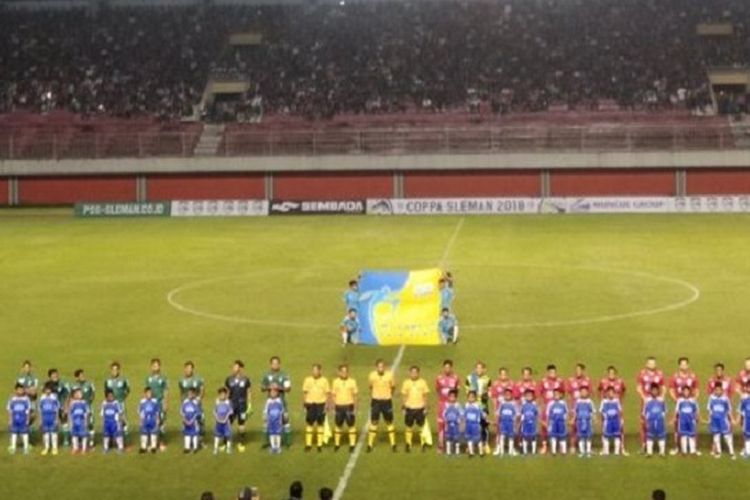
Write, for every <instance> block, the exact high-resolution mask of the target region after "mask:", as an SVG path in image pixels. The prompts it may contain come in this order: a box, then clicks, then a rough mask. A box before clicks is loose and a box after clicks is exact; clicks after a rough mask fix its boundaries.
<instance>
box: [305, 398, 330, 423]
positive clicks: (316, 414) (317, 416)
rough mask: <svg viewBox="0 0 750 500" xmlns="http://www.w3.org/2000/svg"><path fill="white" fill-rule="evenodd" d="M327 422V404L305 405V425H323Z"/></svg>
mask: <svg viewBox="0 0 750 500" xmlns="http://www.w3.org/2000/svg"><path fill="white" fill-rule="evenodd" d="M325 421H326V404H325V403H307V404H305V423H306V424H307V425H323V423H324V422H325Z"/></svg>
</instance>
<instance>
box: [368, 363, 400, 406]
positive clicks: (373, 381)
mask: <svg viewBox="0 0 750 500" xmlns="http://www.w3.org/2000/svg"><path fill="white" fill-rule="evenodd" d="M369 380H370V391H371V392H372V399H378V400H388V399H392V398H393V388H394V387H395V385H396V383H395V381H394V380H393V373H391V372H390V371H386V372H383V374H382V375H381V374H379V373H378V371H377V370H373V371H372V372H370V377H369Z"/></svg>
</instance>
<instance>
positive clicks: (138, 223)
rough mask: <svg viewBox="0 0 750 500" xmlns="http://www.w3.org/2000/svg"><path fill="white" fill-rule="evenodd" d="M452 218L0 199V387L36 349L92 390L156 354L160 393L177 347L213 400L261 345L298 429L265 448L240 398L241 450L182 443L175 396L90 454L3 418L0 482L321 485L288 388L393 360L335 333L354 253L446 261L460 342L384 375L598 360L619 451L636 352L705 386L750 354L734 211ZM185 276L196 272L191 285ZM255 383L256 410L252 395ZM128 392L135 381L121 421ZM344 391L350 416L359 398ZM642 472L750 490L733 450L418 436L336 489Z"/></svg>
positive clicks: (561, 489) (625, 492) (328, 460)
mask: <svg viewBox="0 0 750 500" xmlns="http://www.w3.org/2000/svg"><path fill="white" fill-rule="evenodd" d="M461 220H462V219H460V218H457V217H434V218H427V217H425V218H422V217H414V218H395V217H394V218H370V217H328V218H322V217H321V218H317V217H289V218H262V219H261V218H259V219H235V220H230V219H210V220H208V219H203V220H198V219H192V220H187V219H186V220H177V219H163V220H158V219H150V220H149V219H109V220H82V219H74V218H72V217H71V216H70V215H69V211H39V210H37V211H15V210H14V211H3V212H0V242H1V243H2V244H0V387H2V388H4V394H3V396H5V397H7V395H9V394H10V389H11V386H12V383H13V380H14V377H15V375H16V372H17V370H18V368H19V366H20V363H21V361H22V360H23V359H25V358H30V359H32V360H33V361H34V363H35V366H36V372H37V375H38V376H39V377H40V379H44V378H45V377H44V376H43V375H46V373H43V372H46V369H47V368H49V367H52V366H54V367H57V368H59V369H61V370H62V372H63V374H64V375H65V376H66V377H68V378H69V377H70V376H71V372H72V371H73V370H74V369H75V368H78V367H82V368H85V369H86V370H87V372H88V374H89V377H90V378H91V379H93V380H94V381H95V383H96V386H97V390H98V397H99V398H100V397H101V392H102V383H103V379H104V378H105V376H106V373H107V366H108V364H109V362H110V361H112V360H119V361H120V362H121V363H122V364H123V367H124V373H125V375H126V376H128V377H129V378H130V380H131V382H133V385H134V387H135V388H139V387H140V386H141V384H142V381H143V379H144V377H145V375H146V372H147V370H148V360H149V358H150V357H152V356H160V357H161V358H162V359H163V361H164V365H165V366H164V369H165V372H166V374H167V375H168V376H169V377H170V380H171V382H172V384H173V387H174V386H175V382H176V380H177V378H178V376H179V375H180V373H181V367H182V363H183V362H184V361H186V360H188V359H190V360H193V361H194V362H195V363H196V365H197V371H198V372H199V373H200V374H201V375H202V376H203V377H204V378H205V379H206V381H207V384H208V389H209V391H210V394H213V392H214V391H215V389H216V388H217V387H218V386H219V385H220V383H221V382H222V381H223V379H224V377H225V376H226V375H227V373H228V371H229V367H230V364H231V362H232V360H233V359H235V358H238V357H239V358H242V359H244V361H245V363H246V364H247V366H248V375H249V376H250V377H251V378H252V379H253V381H254V382H257V380H258V378H259V377H260V375H261V373H262V372H264V371H265V369H266V366H267V360H268V358H269V357H270V356H271V355H274V354H278V355H280V356H281V357H282V359H283V363H284V366H285V368H286V369H287V370H288V371H289V372H290V374H291V376H292V381H293V383H294V392H293V394H292V396H291V414H292V422H293V424H295V430H296V432H297V434H296V436H295V446H293V447H292V449H291V450H289V451H288V452H286V451H285V452H284V453H283V454H282V455H281V456H269V455H268V454H267V453H266V452H264V451H261V450H260V440H261V436H260V429H261V422H260V418H259V415H258V412H257V411H256V415H255V416H254V417H253V418H252V420H251V427H252V429H253V434H252V436H251V438H250V439H251V446H249V447H248V450H247V452H246V453H244V454H234V455H232V456H226V455H222V456H218V457H214V456H212V455H211V454H210V453H206V452H202V453H200V454H198V455H196V456H188V457H183V455H182V454H181V453H180V447H179V445H178V437H179V434H178V433H179V428H178V420H177V418H176V416H175V414H176V412H175V410H174V409H175V408H176V407H177V403H178V401H177V397H176V392H175V391H173V392H172V396H171V398H170V404H171V406H172V408H173V410H172V415H171V419H170V421H169V427H170V435H169V441H170V443H171V446H170V448H169V450H168V451H167V452H165V453H162V454H158V455H156V456H145V457H142V456H138V455H137V454H134V453H129V454H127V455H125V456H114V455H109V456H102V455H101V453H100V449H98V450H97V453H93V454H90V455H88V456H84V457H79V456H76V457H72V456H68V455H67V454H64V455H61V456H59V457H55V458H51V457H41V456H39V454H38V450H36V452H35V453H34V454H33V455H31V456H10V455H9V454H7V453H5V451H4V448H5V444H4V443H6V442H7V435H6V433H5V429H6V428H7V425H6V424H7V415H6V414H5V412H3V413H2V416H0V428H2V432H0V439H2V443H3V451H2V453H0V478H2V479H1V480H0V498H3V499H16V498H22V497H23V498H50V497H52V496H54V497H55V498H60V499H81V498H99V499H125V498H175V499H177V498H179V499H189V498H198V496H199V494H200V492H201V491H203V490H204V489H210V490H213V491H214V492H215V493H216V494H217V495H218V498H221V499H226V498H230V497H231V495H232V494H234V493H235V492H236V490H238V489H239V488H240V487H241V486H243V485H257V486H258V487H259V488H260V490H261V492H262V496H263V498H281V497H282V496H283V494H284V493H285V490H286V488H287V485H288V484H289V482H291V481H292V480H294V479H301V480H302V481H303V482H304V484H305V487H306V488H307V491H308V494H311V493H312V491H313V490H317V489H318V488H320V487H322V486H330V487H335V486H336V484H337V482H338V479H339V477H340V476H341V474H342V472H343V471H344V468H345V465H346V463H347V461H348V459H349V455H348V453H346V452H343V451H342V452H339V453H338V454H334V453H333V452H332V451H330V450H327V451H326V452H325V453H323V454H322V455H317V454H312V455H307V454H304V453H303V450H302V446H301V442H302V441H301V437H302V436H301V434H300V430H301V424H302V409H301V406H302V405H301V393H300V387H301V383H302V380H303V378H304V376H305V375H306V374H307V373H308V371H309V367H310V365H311V364H312V363H313V362H321V363H323V365H324V367H325V370H326V374H327V375H332V374H333V371H334V367H335V365H337V364H339V363H341V362H348V363H350V364H351V365H352V368H353V373H354V376H355V377H356V378H357V379H358V381H359V382H360V388H361V389H364V388H365V386H366V383H365V376H366V374H367V372H368V371H369V370H370V369H371V365H372V363H373V361H374V360H375V359H376V358H377V357H384V358H386V359H387V360H392V359H393V358H394V356H395V355H396V353H397V351H398V348H397V347H383V348H372V347H358V348H351V349H343V348H342V347H341V346H340V345H339V338H338V335H337V332H336V325H337V324H338V322H339V321H340V319H341V316H342V315H343V304H342V301H341V294H342V291H343V288H344V286H345V283H346V281H347V279H349V278H350V277H351V276H353V275H354V274H355V273H356V272H357V271H358V270H360V269H365V268H397V269H416V268H423V267H432V266H435V265H437V264H438V263H439V262H440V261H441V260H443V259H445V264H446V267H448V268H449V269H450V270H452V271H453V273H454V275H455V277H456V288H457V302H456V308H457V312H458V316H459V320H460V322H461V324H462V325H463V330H462V341H461V342H460V344H459V345H457V346H454V347H453V346H452V347H422V348H417V347H408V348H406V350H405V352H404V356H403V361H402V362H401V365H400V367H399V370H398V373H397V377H399V378H402V377H403V375H404V373H405V368H406V367H407V366H408V365H410V364H413V363H418V364H420V365H422V366H423V367H424V368H423V370H424V374H425V376H426V377H427V379H428V381H429V382H430V384H432V383H433V380H434V376H435V375H436V373H437V370H438V369H439V365H440V361H441V360H442V359H443V358H453V359H454V360H455V361H456V363H457V367H458V369H459V372H460V374H461V375H466V374H467V373H468V372H469V371H470V369H471V367H472V366H473V364H474V362H475V361H476V360H478V359H482V360H484V361H486V362H487V363H488V365H489V367H490V370H491V374H492V375H493V376H494V375H495V371H496V370H497V368H498V367H499V366H501V365H505V366H507V367H509V368H510V369H511V371H512V374H513V376H514V377H516V376H517V375H518V373H519V371H520V369H521V367H522V366H523V365H526V364H530V365H532V366H534V367H535V369H536V370H537V371H538V370H541V369H542V368H543V367H544V365H546V364H547V363H550V362H554V363H556V364H557V365H558V367H560V370H561V371H562V373H563V374H564V375H565V376H568V375H570V372H572V370H573V366H574V364H575V363H576V362H578V361H583V362H586V363H587V364H588V366H589V372H590V374H591V375H592V377H595V378H598V377H600V376H601V375H602V373H603V371H604V369H605V367H606V366H607V365H609V364H611V363H613V364H616V365H617V366H618V367H619V368H620V372H621V374H622V375H623V376H624V377H625V379H626V381H627V382H628V384H629V395H628V397H627V399H626V403H625V404H626V408H625V409H626V426H627V429H628V432H629V433H630V435H629V436H628V440H627V441H628V444H629V449H630V450H631V451H635V447H636V446H635V445H636V440H637V438H636V437H635V434H636V432H637V408H638V406H637V401H636V397H635V391H634V379H635V376H636V373H637V370H638V368H639V367H640V366H641V364H642V362H643V359H644V357H645V356H646V355H655V356H657V357H658V359H659V362H660V365H661V367H662V368H664V370H665V372H667V373H669V374H671V373H672V372H673V371H674V368H675V364H676V359H677V357H678V356H680V355H686V356H689V357H690V358H691V360H692V365H693V367H694V368H695V369H696V371H697V372H698V374H699V376H700V377H701V384H702V385H704V384H705V380H706V379H707V377H708V376H709V374H710V370H711V366H712V364H713V363H714V362H716V361H724V362H725V363H726V364H727V367H728V369H729V371H730V372H731V373H732V374H735V373H736V372H737V371H738V370H739V368H740V367H741V364H742V361H743V359H744V358H745V356H747V355H750V345H748V340H747V338H748V337H747V334H748V325H749V324H750V308H749V307H748V301H749V299H750V291H749V290H750V287H749V286H748V285H749V284H750V278H748V277H749V276H750V259H748V258H747V255H748V249H749V248H750V237H749V236H748V235H750V218H748V217H746V216H728V215H726V216H724V215H722V216H677V215H674V216H591V215H589V216H564V217H561V216H521V217H495V218H491V217H467V218H465V219H463V222H461ZM459 224H460V230H459ZM454 235H455V238H453V236H454ZM452 239H453V241H452V244H450V243H451V240H452ZM202 280H208V281H206V282H204V283H203V284H201V285H199V286H191V285H190V284H191V283H195V282H198V281H202ZM185 285H188V286H187V287H185ZM691 286H694V287H697V289H698V290H700V298H699V299H697V300H693V299H694V294H695V290H694V289H693V288H691ZM179 287H185V288H183V289H182V291H180V292H179V293H176V294H173V299H174V300H175V301H176V302H177V303H179V304H180V305H181V306H182V307H184V308H189V309H191V310H195V311H198V312H200V313H201V314H203V316H200V315H195V314H189V313H186V312H184V311H179V310H177V309H176V308H175V307H174V306H173V305H170V304H169V303H168V301H167V295H168V293H169V292H170V291H172V290H174V289H176V288H179ZM660 310H661V311H662V312H659V311H660ZM216 315H219V316H228V317H232V318H235V319H236V321H224V320H219V319H216V318H214V317H213V316H216ZM612 317H615V320H614V321H604V320H606V319H612ZM617 317H619V319H616V318H617ZM274 321H281V322H293V323H300V324H303V325H308V326H275V325H273V322H274ZM256 322H260V323H256ZM263 322H266V323H263ZM529 323H551V324H553V325H556V326H549V325H547V326H542V325H537V326H529V325H528V324H529ZM483 325H485V326H483ZM486 325H494V326H486ZM513 325H515V326H513ZM523 325H525V326H523ZM212 399H213V398H212V397H211V398H209V400H212ZM253 399H254V405H255V407H256V409H258V408H259V407H260V406H261V404H262V401H261V398H260V397H259V395H258V394H255V395H254V398H253ZM136 400H137V397H136V395H135V394H134V395H133V396H131V398H130V401H129V412H130V414H131V415H132V414H134V412H135V407H136ZM98 401H100V399H98ZM361 402H362V403H363V404H362V405H361V408H362V411H360V420H359V422H360V424H361V423H363V422H364V418H365V416H364V415H365V412H364V409H365V408H366V406H367V405H366V397H364V394H363V397H362V398H361ZM704 405H705V398H701V406H702V407H703V406H704ZM703 428H704V431H705V426H704V427H703ZM706 438H707V436H705V435H703V436H702V448H703V450H704V451H707V443H706ZM399 439H400V440H402V439H403V438H402V436H401V435H400V436H399ZM737 443H738V444H739V439H738V440H737ZM595 444H597V445H598V443H595ZM656 487H663V488H665V489H667V491H668V492H669V493H670V498H681V499H684V498H701V499H702V498H712V499H723V498H726V499H729V498H743V497H745V496H746V495H747V493H746V492H747V491H748V490H749V489H750V463H748V462H745V461H742V460H738V461H736V462H732V461H730V460H728V459H727V458H724V459H722V460H714V459H713V458H710V457H708V456H707V453H704V456H703V457H700V458H696V459H682V458H676V457H671V458H668V459H666V460H659V459H653V460H650V461H647V460H646V459H645V458H643V457H640V456H637V455H635V454H634V455H632V456H630V457H628V458H607V459H605V458H593V459H590V460H580V459H577V458H573V457H570V458H550V457H536V458H529V459H523V458H517V459H503V460H499V459H494V458H487V459H484V460H482V461H479V460H473V461H469V460H468V459H465V458H463V459H460V460H458V459H452V460H448V459H446V458H444V457H441V456H438V455H436V454H435V453H434V452H430V453H427V454H424V455H423V454H421V453H417V454H411V455H406V454H404V453H399V454H396V455H393V454H391V453H390V451H389V450H388V449H387V447H386V446H380V448H378V449H376V450H375V452H374V453H372V454H364V453H363V454H362V455H361V456H360V457H359V460H358V461H357V463H356V467H355V468H354V470H353V472H352V474H351V477H350V480H349V483H348V486H347V489H346V491H345V494H344V498H348V499H357V500H368V499H375V498H410V497H411V498H440V497H445V496H448V497H451V498H456V499H473V498H483V497H490V498H536V499H545V498H549V499H556V500H564V499H589V498H590V499H598V498H618V499H619V498H621V499H639V498H649V495H650V491H651V490H652V489H653V488H656Z"/></svg>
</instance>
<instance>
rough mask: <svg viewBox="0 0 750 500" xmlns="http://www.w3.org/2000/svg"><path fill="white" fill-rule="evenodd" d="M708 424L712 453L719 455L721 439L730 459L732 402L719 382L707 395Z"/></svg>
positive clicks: (731, 452) (731, 450)
mask: <svg viewBox="0 0 750 500" xmlns="http://www.w3.org/2000/svg"><path fill="white" fill-rule="evenodd" d="M708 424H709V431H710V432H711V436H712V437H713V442H714V447H713V451H712V453H713V455H714V456H715V457H716V458H719V457H721V440H722V438H723V439H724V443H725V444H726V446H727V451H728V452H729V456H730V457H731V458H732V459H735V458H736V457H735V455H734V440H733V437H732V403H731V402H730V401H729V397H727V396H726V395H725V394H724V386H723V385H722V384H721V382H718V383H716V384H715V385H714V386H713V393H712V394H711V395H710V396H709V397H708Z"/></svg>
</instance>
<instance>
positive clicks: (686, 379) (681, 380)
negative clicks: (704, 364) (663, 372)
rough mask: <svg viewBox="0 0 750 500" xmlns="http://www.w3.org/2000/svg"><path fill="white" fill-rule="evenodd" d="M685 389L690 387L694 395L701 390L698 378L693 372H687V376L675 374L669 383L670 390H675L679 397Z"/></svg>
mask: <svg viewBox="0 0 750 500" xmlns="http://www.w3.org/2000/svg"><path fill="white" fill-rule="evenodd" d="M685 387H689V388H690V389H691V390H692V391H693V394H695V391H696V390H698V389H699V388H700V386H699V383H698V377H697V376H696V375H695V373H693V372H687V373H685V374H682V373H680V372H677V373H675V374H674V375H672V378H671V379H670V381H669V388H670V389H673V390H674V391H675V392H676V393H677V395H678V397H679V394H680V392H682V389H683V388H685Z"/></svg>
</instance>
